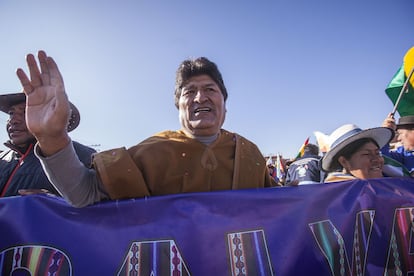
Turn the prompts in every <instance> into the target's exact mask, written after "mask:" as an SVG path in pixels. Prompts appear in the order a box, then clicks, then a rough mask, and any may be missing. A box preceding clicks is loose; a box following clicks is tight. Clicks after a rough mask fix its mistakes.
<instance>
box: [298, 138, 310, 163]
mask: <svg viewBox="0 0 414 276" xmlns="http://www.w3.org/2000/svg"><path fill="white" fill-rule="evenodd" d="M307 144H309V137H308V138H306V140H305V142H304V143H303V145H302V146H301V147H300V149H299V152H298V155H296V157H295V160H296V159H298V158H301V157H302V156H303V154H304V153H305V146H306V145H307Z"/></svg>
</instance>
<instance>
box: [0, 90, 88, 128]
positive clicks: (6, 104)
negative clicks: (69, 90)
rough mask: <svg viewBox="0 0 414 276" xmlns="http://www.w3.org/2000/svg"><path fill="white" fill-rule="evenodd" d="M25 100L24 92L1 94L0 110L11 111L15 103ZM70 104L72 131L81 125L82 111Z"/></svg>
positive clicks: (70, 125) (69, 126)
mask: <svg viewBox="0 0 414 276" xmlns="http://www.w3.org/2000/svg"><path fill="white" fill-rule="evenodd" d="M25 101H26V94H24V93H23V92H20V93H10V94H3V95H0V111H3V112H5V113H9V110H10V108H11V107H12V106H13V105H16V104H19V103H24V102H25ZM69 104H70V109H71V115H70V118H69V124H68V131H72V130H74V129H75V128H76V127H77V126H78V125H79V122H80V113H79V110H78V109H77V108H76V106H75V105H74V104H73V103H71V102H69Z"/></svg>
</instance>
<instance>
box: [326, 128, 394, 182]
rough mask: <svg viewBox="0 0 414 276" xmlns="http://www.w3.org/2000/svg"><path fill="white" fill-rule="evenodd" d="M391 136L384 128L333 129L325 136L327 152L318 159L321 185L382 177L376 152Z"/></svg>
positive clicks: (378, 153)
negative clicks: (320, 163) (322, 177)
mask: <svg viewBox="0 0 414 276" xmlns="http://www.w3.org/2000/svg"><path fill="white" fill-rule="evenodd" d="M393 137H394V131H393V130H392V129H390V128H387V127H376V128H369V129H365V130H363V129H361V128H359V127H358V126H356V125H354V124H346V125H343V126H341V127H339V128H337V129H336V130H335V131H334V132H332V134H331V135H330V137H329V140H330V146H329V150H328V151H327V152H326V154H325V155H324V156H323V157H322V169H323V170H324V171H325V172H327V173H328V175H327V177H326V179H325V181H324V182H336V181H346V180H353V179H371V178H381V177H384V174H383V167H384V158H383V157H382V154H381V151H380V149H381V148H382V147H383V146H384V145H386V144H388V143H389V142H390V141H391V140H392V138H393Z"/></svg>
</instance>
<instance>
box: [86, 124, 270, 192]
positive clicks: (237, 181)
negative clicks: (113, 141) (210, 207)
mask: <svg viewBox="0 0 414 276" xmlns="http://www.w3.org/2000/svg"><path fill="white" fill-rule="evenodd" d="M94 166H95V169H96V171H97V172H98V174H99V176H100V178H101V180H102V182H103V184H104V186H105V189H106V191H107V192H108V194H109V195H110V197H111V199H120V198H132V197H143V196H149V195H164V194H176V193H184V192H207V191H215V190H236V189H248V188H262V187H271V186H275V185H276V183H275V182H274V181H273V180H272V179H271V177H270V176H269V174H268V172H267V168H266V161H265V159H264V157H263V156H262V154H261V153H260V151H259V149H258V148H257V146H256V145H255V144H253V143H252V142H250V141H249V140H247V139H245V138H243V137H242V136H240V135H238V134H236V133H231V132H228V131H226V130H221V133H220V135H219V137H218V139H217V140H216V141H215V142H214V143H212V144H211V145H205V144H203V143H201V142H199V141H197V140H195V139H193V138H189V137H187V136H186V135H185V134H184V133H183V132H182V131H164V132H160V133H158V134H156V135H154V136H152V137H150V138H148V139H146V140H144V141H143V142H141V143H139V144H138V145H136V146H134V147H131V148H130V149H128V150H127V149H125V148H119V149H113V150H109V151H106V152H101V153H99V154H96V155H95V157H94Z"/></svg>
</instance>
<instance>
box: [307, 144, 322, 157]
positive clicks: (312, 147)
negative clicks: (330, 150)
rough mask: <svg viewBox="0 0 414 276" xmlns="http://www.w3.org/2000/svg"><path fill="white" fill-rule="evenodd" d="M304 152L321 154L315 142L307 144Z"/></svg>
mask: <svg viewBox="0 0 414 276" xmlns="http://www.w3.org/2000/svg"><path fill="white" fill-rule="evenodd" d="M303 153H304V154H305V153H309V154H312V155H318V154H319V147H318V146H317V145H315V144H307V145H306V146H305V148H304V150H303Z"/></svg>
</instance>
